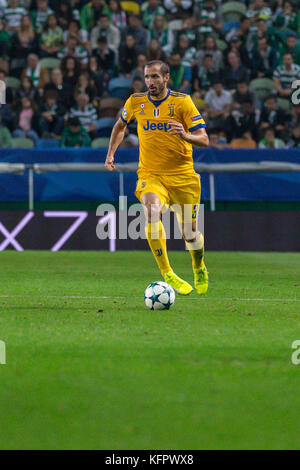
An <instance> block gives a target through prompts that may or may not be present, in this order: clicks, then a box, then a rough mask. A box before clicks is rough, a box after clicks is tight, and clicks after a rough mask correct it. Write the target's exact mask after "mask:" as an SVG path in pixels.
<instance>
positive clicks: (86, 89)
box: [74, 72, 97, 102]
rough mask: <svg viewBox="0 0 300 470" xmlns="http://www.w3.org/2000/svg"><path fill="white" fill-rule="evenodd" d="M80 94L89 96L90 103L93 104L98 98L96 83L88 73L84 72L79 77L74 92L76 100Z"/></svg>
mask: <svg viewBox="0 0 300 470" xmlns="http://www.w3.org/2000/svg"><path fill="white" fill-rule="evenodd" d="M80 94H86V95H88V97H89V100H90V102H92V101H93V100H94V98H96V96H97V87H96V86H95V83H94V81H93V80H92V79H91V78H90V76H89V73H88V72H83V73H81V74H80V75H79V77H78V81H77V83H76V86H75V90H74V97H75V99H76V97H77V96H78V95H80Z"/></svg>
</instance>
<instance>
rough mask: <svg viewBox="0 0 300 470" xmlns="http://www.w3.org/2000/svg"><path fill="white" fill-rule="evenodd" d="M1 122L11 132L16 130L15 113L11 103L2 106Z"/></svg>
mask: <svg viewBox="0 0 300 470" xmlns="http://www.w3.org/2000/svg"><path fill="white" fill-rule="evenodd" d="M0 122H1V123H2V125H3V126H5V127H7V128H8V129H9V130H10V131H11V132H13V130H14V115H13V112H12V109H11V105H10V104H6V105H5V106H0Z"/></svg>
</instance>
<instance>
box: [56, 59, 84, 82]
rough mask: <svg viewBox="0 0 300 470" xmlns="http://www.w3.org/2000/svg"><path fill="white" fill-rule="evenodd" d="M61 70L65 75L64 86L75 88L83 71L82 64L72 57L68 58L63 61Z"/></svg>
mask: <svg viewBox="0 0 300 470" xmlns="http://www.w3.org/2000/svg"><path fill="white" fill-rule="evenodd" d="M60 68H61V71H62V73H63V81H64V84H67V85H69V86H70V87H74V86H75V85H76V82H77V78H78V75H79V73H80V70H81V67H80V62H79V61H78V60H77V59H75V58H74V57H72V56H66V57H64V58H63V60H62V61H61V64H60Z"/></svg>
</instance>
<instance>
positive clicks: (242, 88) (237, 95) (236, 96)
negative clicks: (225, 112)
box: [232, 80, 259, 111]
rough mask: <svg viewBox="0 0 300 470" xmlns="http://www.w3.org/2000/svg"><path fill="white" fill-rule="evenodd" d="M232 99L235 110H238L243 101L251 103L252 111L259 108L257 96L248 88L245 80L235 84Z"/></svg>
mask: <svg viewBox="0 0 300 470" xmlns="http://www.w3.org/2000/svg"><path fill="white" fill-rule="evenodd" d="M232 98H233V107H234V108H235V109H239V108H240V107H241V105H242V103H243V102H244V101H251V103H252V110H253V111H254V110H255V109H258V107H259V103H258V97H257V94H256V93H255V91H253V90H251V89H250V88H249V84H248V82H246V81H245V80H241V81H240V82H238V83H237V86H236V91H235V92H234V93H233V95H232Z"/></svg>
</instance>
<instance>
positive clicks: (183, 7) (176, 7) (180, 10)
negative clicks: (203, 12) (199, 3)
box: [163, 0, 193, 20]
mask: <svg viewBox="0 0 300 470" xmlns="http://www.w3.org/2000/svg"><path fill="white" fill-rule="evenodd" d="M192 5H193V2H192V0H164V1H163V6H164V8H165V9H166V11H167V13H168V18H169V19H170V20H172V19H177V18H180V19H182V18H185V17H186V16H190V15H191V13H192Z"/></svg>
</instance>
